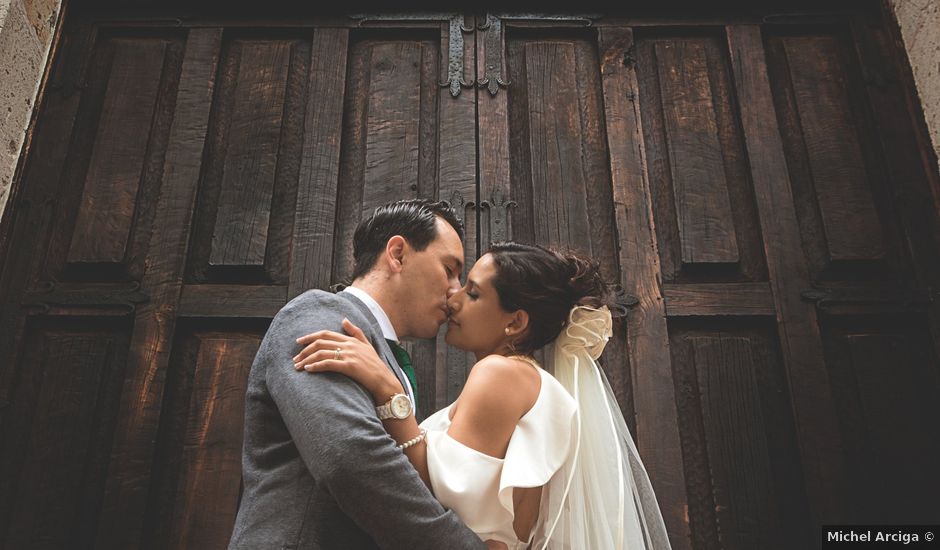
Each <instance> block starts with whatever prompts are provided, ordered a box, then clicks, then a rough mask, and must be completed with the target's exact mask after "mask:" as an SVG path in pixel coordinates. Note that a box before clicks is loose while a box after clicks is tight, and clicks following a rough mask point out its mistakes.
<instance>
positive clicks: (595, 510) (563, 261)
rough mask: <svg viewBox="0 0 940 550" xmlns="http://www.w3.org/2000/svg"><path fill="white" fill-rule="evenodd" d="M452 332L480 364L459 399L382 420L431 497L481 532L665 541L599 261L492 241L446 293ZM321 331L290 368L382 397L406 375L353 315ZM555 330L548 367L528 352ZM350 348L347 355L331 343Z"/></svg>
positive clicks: (546, 538) (531, 540) (584, 542)
mask: <svg viewBox="0 0 940 550" xmlns="http://www.w3.org/2000/svg"><path fill="white" fill-rule="evenodd" d="M448 307H449V308H450V320H449V323H448V327H447V337H446V341H447V343H448V344H450V345H452V346H455V347H457V348H460V349H463V350H467V351H470V352H472V353H473V354H474V355H475V356H476V359H477V362H476V364H474V366H473V368H472V369H471V371H470V374H469V376H468V377H467V381H466V384H465V386H464V389H463V391H462V392H461V394H460V396H459V397H458V398H457V400H456V401H454V403H452V404H451V405H450V406H448V407H445V408H444V409H442V410H440V411H438V412H437V413H435V414H434V415H432V416H430V417H429V418H428V419H426V420H425V421H424V422H422V423H421V425H420V426H419V425H418V423H417V421H416V420H415V417H414V416H413V415H408V416H407V417H406V418H403V419H399V418H395V417H392V418H389V419H387V420H383V422H384V425H385V428H386V430H387V431H388V433H389V435H391V436H392V437H393V438H394V439H395V440H397V441H398V443H399V447H402V448H403V451H404V453H405V454H406V455H407V457H408V459H409V460H410V461H411V463H412V465H413V466H414V467H415V469H416V470H417V471H418V474H419V475H420V476H421V478H422V479H423V480H424V482H425V483H426V484H427V485H428V487H430V488H431V490H432V491H433V493H434V495H435V497H437V499H438V500H439V501H440V502H441V503H442V504H443V505H444V506H446V507H448V508H450V509H452V510H453V511H454V512H455V513H456V514H457V515H458V516H459V517H460V519H461V520H462V521H463V522H464V523H465V524H466V525H467V526H468V527H469V528H470V529H472V530H473V531H474V532H475V533H477V534H478V535H479V536H480V538H481V539H483V540H494V541H499V542H502V543H504V544H506V545H507V546H508V547H509V548H510V549H523V548H533V549H545V548H551V549H570V550H581V549H585V550H586V549H592V550H605V549H624V548H627V549H648V550H662V549H669V548H670V546H669V540H668V537H667V534H666V528H665V525H664V523H663V519H662V516H661V514H660V511H659V506H658V504H657V502H656V497H655V495H654V494H653V489H652V486H651V484H650V481H649V478H648V476H647V474H646V471H645V469H644V468H643V464H642V462H641V461H640V457H639V454H638V453H637V450H636V447H635V445H634V443H633V439H632V438H631V436H630V433H629V431H628V429H627V426H626V423H625V422H624V419H623V416H622V415H621V413H620V409H619V407H618V405H617V402H616V400H615V398H614V396H613V393H612V392H611V390H610V387H609V385H608V383H607V379H606V377H605V376H604V374H603V371H602V370H601V369H600V367H599V365H598V364H597V358H598V357H599V356H600V355H601V352H602V351H603V349H604V346H605V344H606V343H607V340H608V338H609V337H610V335H611V313H610V309H611V308H614V309H615V310H616V309H617V305H616V302H615V300H614V294H613V292H612V291H611V289H610V287H609V286H608V285H607V284H605V283H604V281H603V280H602V278H601V276H600V272H599V269H598V265H597V264H596V263H595V262H593V261H590V260H587V259H585V258H582V257H580V256H578V255H576V254H571V253H561V252H558V251H555V250H552V249H549V248H545V247H542V246H534V245H526V244H519V243H511V242H510V243H499V244H495V245H493V246H492V247H491V248H490V249H489V250H488V251H487V253H486V254H484V255H483V256H482V257H481V258H480V259H479V260H478V261H477V262H476V263H475V264H474V266H473V268H472V269H471V270H470V272H469V274H468V276H467V282H466V284H465V285H464V286H463V288H462V289H461V290H460V291H459V292H458V293H456V294H455V295H454V296H453V297H451V298H450V299H449V300H448ZM343 327H344V330H345V331H346V332H347V333H348V335H347V334H339V333H336V332H332V331H320V332H317V333H314V334H311V335H308V336H305V337H303V338H301V339H300V340H298V342H299V343H300V344H302V345H305V346H306V347H305V348H304V349H303V351H301V353H300V354H298V356H297V357H296V358H295V363H296V364H295V368H297V369H298V370H300V369H305V370H307V371H309V372H323V371H333V372H339V373H342V374H344V375H346V376H349V377H351V378H352V379H354V380H355V381H356V382H358V383H359V384H361V385H362V386H363V387H365V388H366V389H367V390H368V391H370V392H371V393H372V395H373V397H374V398H375V402H376V403H385V402H387V401H388V400H389V397H390V396H392V395H395V394H401V393H403V388H402V386H401V383H400V382H399V381H398V379H397V378H396V377H395V375H394V374H393V373H392V372H391V370H389V368H388V366H387V365H386V364H385V363H384V362H383V361H382V359H381V358H380V357H379V356H378V355H377V354H376V352H375V350H374V348H373V347H372V345H371V344H370V343H369V341H368V340H367V339H366V337H365V336H364V335H363V333H362V331H361V330H359V328H358V327H356V326H354V325H353V324H352V323H350V322H349V321H348V320H345V321H344V323H343ZM548 343H554V346H553V347H554V361H553V363H554V364H553V367H554V369H553V370H554V377H553V376H552V375H550V374H548V372H547V371H546V370H544V369H543V368H542V366H541V365H539V364H538V362H536V360H535V359H534V358H533V353H534V352H535V351H537V350H538V349H540V348H542V347H543V346H545V345H546V344H548ZM337 349H342V356H341V358H340V359H337V357H338V356H339V354H338V353H336V350H337Z"/></svg>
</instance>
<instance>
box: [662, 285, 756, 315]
mask: <svg viewBox="0 0 940 550" xmlns="http://www.w3.org/2000/svg"><path fill="white" fill-rule="evenodd" d="M663 293H664V296H665V298H666V316H667V317H688V316H694V315H735V316H740V315H767V316H772V315H774V299H773V294H771V291H770V284H769V283H702V284H667V285H663Z"/></svg>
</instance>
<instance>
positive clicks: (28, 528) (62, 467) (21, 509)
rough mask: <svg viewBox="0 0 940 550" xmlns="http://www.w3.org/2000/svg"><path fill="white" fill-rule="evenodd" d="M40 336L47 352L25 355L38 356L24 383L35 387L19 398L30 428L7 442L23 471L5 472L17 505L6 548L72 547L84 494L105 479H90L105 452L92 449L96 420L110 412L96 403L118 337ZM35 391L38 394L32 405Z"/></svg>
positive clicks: (21, 415)
mask: <svg viewBox="0 0 940 550" xmlns="http://www.w3.org/2000/svg"><path fill="white" fill-rule="evenodd" d="M40 336H41V339H38V338H29V340H28V342H29V344H30V345H32V346H36V344H40V345H41V346H43V347H33V348H32V349H27V350H26V355H27V356H32V359H33V361H31V362H30V364H29V365H28V367H29V369H30V370H35V371H36V373H35V374H33V375H32V376H31V377H30V378H32V380H29V378H27V379H26V380H29V381H30V382H38V383H37V386H38V387H35V388H30V387H29V386H28V385H21V388H20V390H21V391H20V392H18V395H17V407H16V412H17V413H18V414H17V417H18V419H19V421H21V422H25V423H26V424H25V425H24V426H23V427H22V428H20V430H22V431H21V437H16V436H14V437H13V438H10V439H6V438H5V439H4V441H5V443H6V444H10V445H13V446H15V447H16V448H18V452H17V454H19V455H20V456H19V457H17V458H16V459H14V461H13V464H18V465H19V467H18V468H16V470H15V471H9V472H8V471H5V472H4V474H15V475H16V479H15V480H14V481H13V483H14V484H15V485H14V486H15V487H16V489H15V491H12V492H11V493H8V494H7V495H5V496H6V498H8V499H9V500H10V504H14V503H15V506H11V507H10V509H8V510H6V511H7V513H9V517H8V518H5V520H6V521H9V522H10V523H9V526H10V527H9V531H8V532H7V533H6V536H4V537H2V539H3V540H4V541H5V542H6V543H7V545H8V546H7V547H9V548H61V547H63V546H67V545H69V544H70V543H75V542H76V540H75V539H76V538H79V533H80V531H81V519H83V518H82V513H83V510H82V505H83V504H85V502H83V498H82V497H83V493H87V492H88V491H89V490H92V491H93V490H94V489H93V488H90V487H87V486H86V484H88V483H89V482H91V483H92V484H93V483H94V482H95V481H100V479H89V478H88V477H86V476H88V475H89V474H91V473H92V472H93V470H94V469H93V468H92V467H91V466H92V464H91V462H92V457H94V455H95V454H97V453H100V452H103V450H102V449H95V448H93V447H92V446H91V445H93V444H94V443H95V442H96V439H95V438H93V437H91V435H92V432H93V431H94V426H95V424H96V422H101V421H102V420H104V419H103V418H101V417H100V416H99V415H100V414H101V410H102V409H106V407H102V404H101V403H100V402H99V398H100V393H101V392H100V391H99V390H100V389H101V387H102V384H101V379H102V377H103V376H104V375H105V374H106V373H108V372H111V368H113V361H114V350H113V345H114V341H113V340H114V338H113V337H112V336H111V335H108V334H100V333H99V334H96V333H87V332H83V331H75V330H42V331H41V332H40ZM40 380H41V381H40ZM33 391H35V392H36V393H37V395H35V402H34V404H32V406H31V407H30V406H29V404H28V403H27V402H29V401H31V399H30V398H31V397H32V395H30V394H32V392H33ZM24 404H25V405H27V406H26V407H24V406H23V405H24ZM27 409H29V410H27ZM110 412H113V411H110ZM24 432H25V433H24ZM4 435H5V436H8V435H11V434H10V433H9V432H7V433H4ZM22 436H25V437H22ZM5 454H6V453H5ZM5 458H6V457H5ZM3 462H4V465H6V466H8V465H9V463H8V462H7V460H4V461H3ZM7 488H9V487H7ZM4 523H5V522H4ZM83 542H87V541H83Z"/></svg>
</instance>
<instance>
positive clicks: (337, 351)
mask: <svg viewBox="0 0 940 550" xmlns="http://www.w3.org/2000/svg"><path fill="white" fill-rule="evenodd" d="M342 351H343V350H342V348H336V351H334V352H333V359H334V360H336V361H339V354H340V352H342Z"/></svg>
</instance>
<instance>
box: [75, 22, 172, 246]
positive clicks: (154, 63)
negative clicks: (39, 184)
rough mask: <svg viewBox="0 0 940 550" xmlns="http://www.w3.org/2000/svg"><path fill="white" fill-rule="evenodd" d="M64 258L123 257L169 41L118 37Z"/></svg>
mask: <svg viewBox="0 0 940 550" xmlns="http://www.w3.org/2000/svg"><path fill="white" fill-rule="evenodd" d="M115 42H116V48H115V55H114V61H113V63H112V65H111V74H110V78H109V79H108V87H107V92H106V97H105V102H104V106H103V108H102V111H101V118H100V119H99V122H98V131H97V134H96V136H95V146H94V150H93V152H92V155H91V160H90V162H89V167H88V173H87V175H86V177H85V191H84V194H83V195H82V201H81V206H80V210H79V214H78V220H77V221H76V223H75V230H74V232H73V233H72V243H71V246H70V248H69V253H68V261H69V262H71V263H75V262H89V263H119V262H121V261H122V260H123V259H124V254H125V251H126V249H127V245H128V240H129V238H130V230H131V224H132V222H133V219H134V211H135V207H136V204H137V190H138V188H139V187H140V179H141V175H142V172H143V168H144V160H145V158H146V155H147V145H148V141H149V138H150V133H151V132H150V128H151V120H152V118H153V115H154V108H155V107H156V103H157V93H158V92H159V90H160V86H159V84H160V78H161V76H162V74H163V68H164V67H163V65H164V63H163V61H164V58H165V57H166V50H167V43H166V42H164V41H163V40H146V41H143V40H117V41H115Z"/></svg>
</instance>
